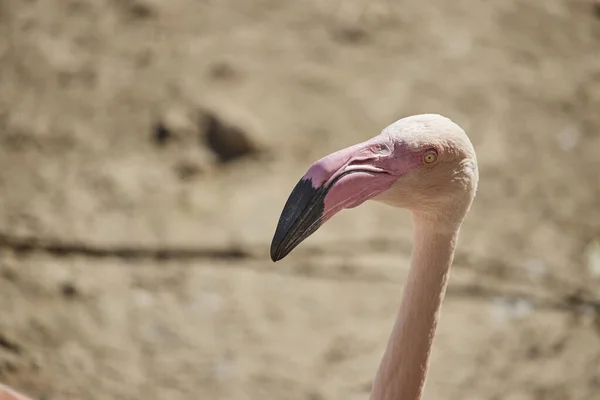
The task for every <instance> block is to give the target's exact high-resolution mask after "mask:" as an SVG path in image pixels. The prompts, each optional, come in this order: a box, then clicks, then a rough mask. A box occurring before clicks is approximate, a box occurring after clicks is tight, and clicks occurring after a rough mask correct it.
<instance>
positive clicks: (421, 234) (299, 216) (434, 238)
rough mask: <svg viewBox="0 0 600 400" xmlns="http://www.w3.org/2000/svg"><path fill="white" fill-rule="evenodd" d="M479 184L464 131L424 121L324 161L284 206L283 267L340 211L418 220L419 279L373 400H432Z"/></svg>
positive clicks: (278, 236)
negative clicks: (451, 279)
mask: <svg viewBox="0 0 600 400" xmlns="http://www.w3.org/2000/svg"><path fill="white" fill-rule="evenodd" d="M478 180H479V174H478V170H477V159H476V156H475V150H474V148H473V145H472V144H471V141H470V140H469V138H468V136H467V135H466V133H465V132H464V130H463V129H462V128H460V127H459V126H458V125H457V124H456V123H454V122H452V121H451V120H450V119H449V118H446V117H443V116H441V115H437V114H422V115H414V116H410V117H406V118H403V119H400V120H398V121H396V122H394V123H393V124H391V125H390V126H388V127H386V128H385V129H383V131H382V132H381V133H380V134H379V135H377V136H375V137H373V138H372V139H370V140H367V141H366V142H363V143H359V144H356V145H354V146H351V147H348V148H346V149H343V150H340V151H337V152H335V153H333V154H330V155H328V156H326V157H324V158H322V159H320V160H319V161H317V162H315V163H314V164H313V165H312V166H311V167H310V168H309V169H308V171H307V172H306V174H305V175H304V177H302V179H301V180H300V181H299V182H298V184H297V185H296V187H295V188H294V190H293V191H292V193H291V194H290V196H289V199H288V200H287V203H286V204H285V206H284V208H283V211H282V213H281V217H280V219H279V222H278V224H277V228H276V231H275V234H274V237H273V241H272V243H271V259H272V260H273V261H274V262H276V261H278V260H281V259H283V258H284V257H285V256H287V255H288V254H289V253H290V252H291V251H292V250H293V249H294V248H295V247H296V246H298V245H299V244H300V243H301V242H302V241H304V240H305V239H306V238H308V237H309V236H310V235H311V234H313V233H314V232H315V231H316V230H317V229H318V228H319V227H321V226H322V225H323V224H324V223H325V222H326V221H327V220H329V219H330V218H331V217H333V216H334V215H335V214H336V213H338V212H339V211H341V210H342V209H344V208H354V207H357V206H359V205H360V204H362V203H363V202H365V201H366V200H375V201H378V202H382V203H385V204H388V205H391V206H393V207H400V208H404V209H407V210H409V211H410V212H411V213H412V217H413V222H414V245H413V249H412V258H411V266H410V271H409V274H408V278H407V281H406V284H405V290H404V293H403V296H402V302H401V305H400V310H399V312H398V315H397V317H396V320H395V323H394V327H393V329H392V333H391V335H390V338H389V341H388V343H387V347H386V349H385V351H384V354H383V358H382V360H381V363H380V365H379V369H378V370H377V373H376V375H375V379H374V381H373V386H372V391H371V400H420V399H421V398H422V396H423V391H424V387H425V381H426V378H427V372H428V369H429V358H430V354H431V347H432V344H433V339H434V336H435V332H436V327H437V323H438V319H439V315H440V310H441V306H442V301H443V298H444V295H445V292H446V287H447V284H448V276H449V273H450V266H451V264H452V260H453V257H454V249H455V247H456V242H457V239H458V236H459V230H460V227H461V225H462V222H463V219H464V217H465V216H466V214H467V212H468V211H469V209H470V207H471V204H472V202H473V199H474V198H475V192H476V191H477V183H478Z"/></svg>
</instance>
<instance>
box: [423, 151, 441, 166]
mask: <svg viewBox="0 0 600 400" xmlns="http://www.w3.org/2000/svg"><path fill="white" fill-rule="evenodd" d="M437 157H438V154H437V151H435V150H433V149H431V150H428V151H426V152H425V154H423V162H424V163H425V164H433V163H434V162H436V161H437Z"/></svg>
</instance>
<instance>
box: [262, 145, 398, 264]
mask: <svg viewBox="0 0 600 400" xmlns="http://www.w3.org/2000/svg"><path fill="white" fill-rule="evenodd" d="M375 139H377V138H375ZM375 139H372V140H370V141H367V142H364V143H361V144H358V145H355V146H352V147H349V148H347V149H344V150H340V151H338V152H336V153H333V154H330V155H328V156H326V157H324V158H322V159H321V160H319V161H317V162H316V163H314V164H313V165H312V166H311V167H310V168H309V170H308V171H307V173H306V174H305V175H304V176H303V177H302V179H300V181H299V182H298V184H297V185H296V187H295V188H294V190H293V191H292V193H291V195H290V196H289V198H288V200H287V203H286V204H285V206H284V208H283V211H282V213H281V217H280V218H279V223H278V225H277V229H276V231H275V235H274V237H273V241H272V243H271V259H272V260H273V261H278V260H281V259H282V258H284V257H285V256H287V255H288V254H289V253H290V252H291V251H292V250H293V249H294V248H296V246H298V245H299V244H300V243H301V242H302V241H304V240H305V239H306V238H308V237H309V236H310V235H312V234H313V233H314V232H315V231H316V230H317V229H319V227H321V226H322V225H323V224H324V223H325V222H326V221H327V220H328V219H330V218H331V217H333V216H334V215H335V214H337V213H338V212H339V211H341V210H342V209H344V208H354V207H356V206H358V205H360V204H362V203H363V202H365V201H366V200H369V199H371V198H373V197H375V196H377V195H378V194H380V193H382V192H384V191H386V190H387V189H389V188H390V187H391V186H392V185H393V183H394V182H395V181H396V180H397V178H398V176H396V175H395V174H393V173H391V172H390V169H389V168H387V166H388V165H389V159H390V157H389V156H390V155H391V151H389V147H386V145H385V144H384V143H382V142H381V140H375Z"/></svg>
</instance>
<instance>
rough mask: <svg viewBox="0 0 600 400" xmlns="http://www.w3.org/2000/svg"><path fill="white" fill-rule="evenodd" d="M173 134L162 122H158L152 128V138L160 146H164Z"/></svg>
mask: <svg viewBox="0 0 600 400" xmlns="http://www.w3.org/2000/svg"><path fill="white" fill-rule="evenodd" d="M172 136H173V134H172V133H171V131H170V130H169V129H168V128H167V127H166V126H165V125H164V124H163V123H162V122H158V123H157V124H155V125H154V128H153V129H152V138H153V139H154V143H156V144H157V145H159V146H164V145H165V144H166V143H167V141H168V140H169V139H170V138H171V137H172Z"/></svg>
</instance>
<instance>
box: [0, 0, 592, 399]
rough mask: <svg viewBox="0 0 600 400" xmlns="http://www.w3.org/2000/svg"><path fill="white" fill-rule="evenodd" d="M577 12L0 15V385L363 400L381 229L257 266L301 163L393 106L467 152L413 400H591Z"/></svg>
mask: <svg viewBox="0 0 600 400" xmlns="http://www.w3.org/2000/svg"><path fill="white" fill-rule="evenodd" d="M599 110H600V4H598V3H595V2H594V1H593V0H545V1H531V0H502V1H500V0H497V1H477V0H454V1H445V0H430V1H419V0H403V1H392V0H345V1H342V0H299V1H285V2H284V1H275V0H247V1H241V0H238V1H235V0H202V1H199V0H196V1H194V0H168V1H167V0H163V1H159V0H61V1H58V0H54V1H52V0H28V1H20V0H2V1H1V2H0V190H1V195H0V382H3V383H6V384H9V385H12V386H15V387H17V388H19V389H20V390H23V391H24V392H26V393H28V394H30V395H32V396H35V397H36V398H37V399H47V400H50V399H149V400H150V399H173V400H178V399H193V398H195V399H222V400H242V399H263V398H272V399H289V400H296V399H297V400H330V399H342V398H343V399H366V398H368V393H369V390H370V386H371V381H372V378H373V376H374V374H375V370H376V367H377V365H378V363H379V360H380V357H381V354H382V352H383V349H384V345H385V343H386V341H387V338H388V335H389V333H390V330H391V327H392V322H393V318H394V317H395V313H396V310H397V308H398V305H399V302H400V296H401V294H402V290H403V284H404V280H405V276H406V273H407V268H408V258H409V254H410V248H411V241H412V236H411V234H412V233H411V230H412V226H411V223H410V218H409V216H408V214H407V213H405V212H403V211H399V210H394V209H392V208H389V207H386V206H384V205H380V204H375V203H373V204H366V205H363V206H361V207H360V208H358V209H354V210H351V211H345V212H342V213H341V214H339V215H338V216H336V217H335V218H334V219H333V220H331V221H330V222H328V223H327V225H325V226H324V227H323V228H321V229H320V230H319V231H318V232H317V233H316V234H315V235H313V236H312V237H311V238H310V239H309V240H307V241H306V242H305V243H303V244H302V245H301V246H300V247H299V248H298V249H297V250H296V251H295V252H294V253H292V254H291V255H290V256H289V257H288V258H286V259H285V261H283V262H280V263H277V264H276V265H275V264H273V263H272V262H271V261H270V259H269V256H268V249H269V244H270V240H271V238H272V234H273V232H274V228H275V226H276V223H277V220H278V218H279V215H280V212H281V209H282V207H283V205H284V203H285V201H286V199H287V196H288V195H289V193H290V191H291V189H292V188H293V187H294V185H295V184H296V182H297V181H298V179H299V178H300V177H301V176H302V175H303V174H304V172H305V171H306V169H307V168H308V166H309V165H310V164H311V163H312V162H313V161H315V160H316V159H318V158H320V157H322V156H324V155H326V154H328V153H330V152H332V151H335V150H337V149H340V148H343V147H346V146H349V145H351V144H354V143H357V142H360V141H363V140H366V139H367V138H370V137H372V136H374V135H376V134H378V133H379V132H380V130H381V129H382V128H384V127H385V126H387V125H389V124H390V123H392V122H394V121H395V120H397V119H399V118H402V117H404V116H408V115H411V114H417V113H440V114H443V115H446V116H448V117H450V118H452V119H453V120H454V121H455V122H457V123H458V124H459V125H461V126H462V127H463V128H464V129H465V130H466V131H467V133H468V134H469V136H470V137H471V139H472V141H473V143H474V145H475V148H476V150H477V153H478V159H479V166H480V174H481V179H480V189H479V192H478V196H477V198H476V200H475V203H474V206H473V208H472V211H471V212H470V214H469V215H468V217H467V219H466V221H465V223H464V226H463V229H462V233H461V238H460V242H459V247H458V250H457V256H456V261H455V264H454V267H453V270H452V277H451V282H450V288H449V291H448V294H447V297H446V300H445V302H444V308H443V311H442V318H441V322H440V326H439V328H438V335H437V338H436V341H435V346H434V351H433V356H432V366H431V371H430V375H429V379H428V383H427V389H426V396H425V397H426V398H429V399H436V398H440V399H442V398H443V399H448V400H452V399H456V400H459V399H460V400H470V399H473V400H482V399H484V400H500V399H503V400H504V399H506V400H542V399H556V400H565V399H574V400H579V399H581V400H589V399H599V398H600V394H599V393H600V315H599V313H600V293H599V289H600V241H599V238H600V180H599V178H598V171H600V156H599V154H600V133H599V129H600V112H599Z"/></svg>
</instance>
